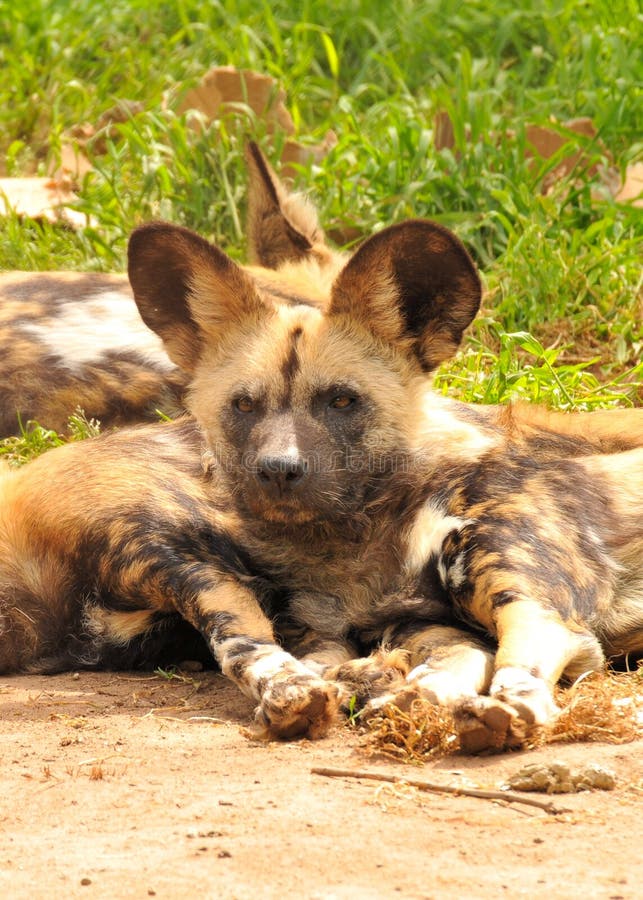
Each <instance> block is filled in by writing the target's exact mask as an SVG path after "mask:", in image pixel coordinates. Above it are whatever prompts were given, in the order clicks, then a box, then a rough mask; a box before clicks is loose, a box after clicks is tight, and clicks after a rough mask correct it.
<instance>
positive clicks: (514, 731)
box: [453, 697, 530, 754]
mask: <svg viewBox="0 0 643 900" xmlns="http://www.w3.org/2000/svg"><path fill="white" fill-rule="evenodd" d="M453 716H454V719H455V725H456V731H457V734H458V738H459V742H460V750H461V751H462V752H463V753H468V754H477V753H500V752H501V751H503V750H517V749H519V748H520V747H524V746H525V743H526V741H527V739H528V736H529V732H530V726H529V725H528V724H527V723H526V722H525V721H524V720H523V719H522V718H521V717H520V716H519V715H518V713H517V712H516V710H515V709H514V708H513V707H512V706H510V705H509V704H507V703H503V702H502V701H501V700H497V699H496V698H494V697H470V698H467V699H466V700H463V701H462V702H461V703H459V704H458V705H456V706H455V707H454V709H453Z"/></svg>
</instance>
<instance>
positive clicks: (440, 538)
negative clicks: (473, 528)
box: [405, 501, 471, 582]
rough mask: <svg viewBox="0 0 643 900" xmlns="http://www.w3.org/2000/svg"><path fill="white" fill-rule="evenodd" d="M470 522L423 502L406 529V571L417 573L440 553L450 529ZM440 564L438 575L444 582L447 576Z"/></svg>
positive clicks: (456, 528) (436, 505) (431, 502)
mask: <svg viewBox="0 0 643 900" xmlns="http://www.w3.org/2000/svg"><path fill="white" fill-rule="evenodd" d="M470 522H471V519H462V518H460V517H459V516H448V515H445V512H444V510H443V509H442V507H441V506H440V505H439V504H436V503H434V502H433V501H429V502H428V503H425V505H424V506H423V507H422V508H421V509H420V511H419V512H418V514H417V515H416V517H415V521H414V522H413V524H412V525H411V527H410V529H409V531H408V535H407V539H406V548H407V549H406V560H405V568H406V571H407V573H408V574H409V575H417V574H418V573H419V572H421V571H422V569H423V568H424V566H425V565H426V564H427V563H428V561H429V560H430V559H431V557H438V556H439V555H440V552H441V550H442V544H443V543H444V539H445V538H446V536H447V535H448V534H450V533H451V532H452V531H460V529H461V528H463V527H464V526H465V525H468V524H470ZM458 559H460V557H458ZM456 562H457V561H456ZM440 565H441V566H442V567H441V569H440V577H441V578H442V580H443V582H444V581H446V578H447V572H446V569H445V567H444V565H443V564H440ZM456 576H457V572H456Z"/></svg>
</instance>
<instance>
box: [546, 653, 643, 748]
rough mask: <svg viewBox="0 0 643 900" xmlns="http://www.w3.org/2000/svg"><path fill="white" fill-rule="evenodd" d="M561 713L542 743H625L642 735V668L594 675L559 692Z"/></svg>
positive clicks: (547, 731)
mask: <svg viewBox="0 0 643 900" xmlns="http://www.w3.org/2000/svg"><path fill="white" fill-rule="evenodd" d="M557 702H558V704H559V706H560V707H561V708H562V712H561V713H560V715H559V716H558V718H557V719H556V721H555V722H553V723H552V725H551V726H550V727H549V728H548V729H547V730H546V732H545V734H544V742H546V743H553V742H558V741H605V742H606V743H610V744H625V743H627V742H629V741H633V740H635V739H636V738H637V737H640V736H641V735H643V669H638V670H637V671H636V672H628V673H615V672H593V673H591V674H588V675H585V676H583V677H582V678H580V679H579V680H578V681H576V682H575V683H574V684H573V685H572V686H571V687H570V688H567V689H566V690H559V691H558V696H557Z"/></svg>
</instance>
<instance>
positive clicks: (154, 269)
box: [128, 222, 268, 372]
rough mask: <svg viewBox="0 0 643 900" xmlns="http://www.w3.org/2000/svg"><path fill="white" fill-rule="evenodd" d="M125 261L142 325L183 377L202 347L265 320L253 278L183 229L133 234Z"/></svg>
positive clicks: (149, 228)
mask: <svg viewBox="0 0 643 900" xmlns="http://www.w3.org/2000/svg"><path fill="white" fill-rule="evenodd" d="M128 260H129V262H128V275H129V280H130V283H131V285H132V290H133V291H134V299H135V300H136V305H137V306H138V309H139V312H140V314H141V317H142V319H143V321H144V322H145V324H146V325H147V326H148V327H149V328H151V329H152V331H155V332H156V333H157V334H158V335H159V336H160V337H161V338H162V340H163V344H164V345H165V349H166V350H167V353H168V356H169V357H170V359H171V360H172V361H173V362H175V363H176V365H177V366H179V367H180V368H181V369H183V370H184V371H185V372H193V371H194V369H195V366H196V364H197V362H198V360H199V357H200V356H201V352H202V350H203V348H204V347H205V345H206V344H207V343H214V344H216V343H218V342H219V341H220V339H221V336H222V334H223V333H224V332H225V330H227V329H229V328H230V327H233V326H234V325H239V324H241V323H244V324H247V322H248V320H249V319H254V320H255V321H256V320H257V319H259V318H261V317H263V316H266V315H267V314H268V310H267V308H266V306H265V304H264V303H263V302H262V300H261V299H260V298H259V296H258V294H257V291H256V288H255V283H254V281H253V279H252V277H251V276H250V275H249V274H248V273H247V272H246V271H244V269H242V268H241V266H239V265H238V264H237V263H236V262H234V260H232V259H230V257H229V256H226V254H225V253H224V252H223V251H222V250H219V248H218V247H215V246H214V244H210V243H208V241H206V240H205V239H204V238H202V237H199V235H198V234H195V233H194V232H192V231H189V230H188V229H187V228H180V227H179V226H178V225H170V224H168V223H165V222H153V223H152V224H150V225H143V226H142V227H141V228H137V229H136V231H134V232H133V233H132V235H131V237H130V240H129V246H128Z"/></svg>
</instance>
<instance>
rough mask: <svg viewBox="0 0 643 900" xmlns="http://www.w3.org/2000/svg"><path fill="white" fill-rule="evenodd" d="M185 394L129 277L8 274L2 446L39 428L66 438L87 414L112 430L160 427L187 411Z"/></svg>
mask: <svg viewBox="0 0 643 900" xmlns="http://www.w3.org/2000/svg"><path fill="white" fill-rule="evenodd" d="M185 387H186V379H185V376H184V374H183V373H182V372H181V371H180V370H179V369H177V367H176V366H175V365H174V364H173V363H171V362H170V360H169V358H168V356H167V353H165V351H164V349H163V345H162V343H161V341H160V340H159V338H158V337H157V336H156V335H155V334H153V332H151V331H150V330H149V329H148V328H146V327H145V326H144V324H143V323H142V322H141V317H140V315H139V313H138V310H137V309H136V304H135V303H134V299H133V297H132V290H131V288H130V285H129V282H128V280H127V276H125V275H104V274H99V273H91V272H86V273H83V272H6V273H3V274H1V275H0V437H6V436H7V435H9V434H15V433H16V432H17V431H18V428H19V423H22V425H26V424H27V422H28V421H29V420H30V419H32V420H35V421H37V422H39V423H40V424H41V425H43V426H45V427H47V428H54V429H56V431H64V430H65V428H66V426H67V422H68V419H69V416H70V415H71V414H72V413H73V412H74V410H75V409H76V408H77V407H80V408H81V409H82V410H83V411H84V413H85V415H86V416H87V417H88V418H93V419H98V420H99V421H100V422H101V424H102V425H103V426H111V425H124V424H133V423H136V422H141V421H143V420H144V419H158V417H159V416H158V414H157V412H156V411H157V410H160V411H161V412H164V413H166V414H168V415H171V414H173V413H176V412H177V411H178V410H180V409H182V408H183V403H182V398H183V393H184V390H185Z"/></svg>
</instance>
